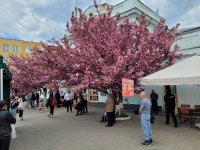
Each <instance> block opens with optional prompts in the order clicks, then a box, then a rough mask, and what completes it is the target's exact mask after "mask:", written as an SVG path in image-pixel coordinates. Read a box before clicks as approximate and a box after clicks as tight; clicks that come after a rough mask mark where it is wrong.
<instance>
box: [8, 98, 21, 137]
mask: <svg viewBox="0 0 200 150" xmlns="http://www.w3.org/2000/svg"><path fill="white" fill-rule="evenodd" d="M18 105H19V102H18V101H17V100H16V99H15V97H14V96H12V99H11V102H10V114H11V115H12V117H13V118H15V119H16V115H17V107H18ZM11 128H12V134H11V135H12V138H13V139H15V138H17V133H16V130H15V124H11Z"/></svg>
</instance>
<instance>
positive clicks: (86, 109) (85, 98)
mask: <svg viewBox="0 0 200 150" xmlns="http://www.w3.org/2000/svg"><path fill="white" fill-rule="evenodd" d="M83 99H84V101H83V107H84V112H86V113H88V107H87V91H86V90H85V91H84V93H83Z"/></svg>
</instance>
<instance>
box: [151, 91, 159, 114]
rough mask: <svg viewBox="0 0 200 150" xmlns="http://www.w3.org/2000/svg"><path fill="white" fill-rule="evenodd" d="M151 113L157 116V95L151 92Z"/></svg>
mask: <svg viewBox="0 0 200 150" xmlns="http://www.w3.org/2000/svg"><path fill="white" fill-rule="evenodd" d="M150 97H151V103H152V111H153V113H154V114H158V94H157V93H156V92H155V91H154V90H152V92H151V94H150Z"/></svg>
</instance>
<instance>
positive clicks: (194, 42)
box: [176, 26, 200, 55]
mask: <svg viewBox="0 0 200 150" xmlns="http://www.w3.org/2000/svg"><path fill="white" fill-rule="evenodd" d="M179 31H180V32H182V38H181V39H180V40H178V41H177V42H176V44H178V45H179V46H180V49H179V51H178V53H182V54H192V55H193V54H200V26H199V27H191V28H183V29H180V30H179Z"/></svg>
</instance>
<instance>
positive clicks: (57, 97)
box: [55, 90, 61, 107]
mask: <svg viewBox="0 0 200 150" xmlns="http://www.w3.org/2000/svg"><path fill="white" fill-rule="evenodd" d="M55 97H56V100H57V107H60V102H61V101H60V98H61V97H60V92H59V90H57V92H56V94H55Z"/></svg>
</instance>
